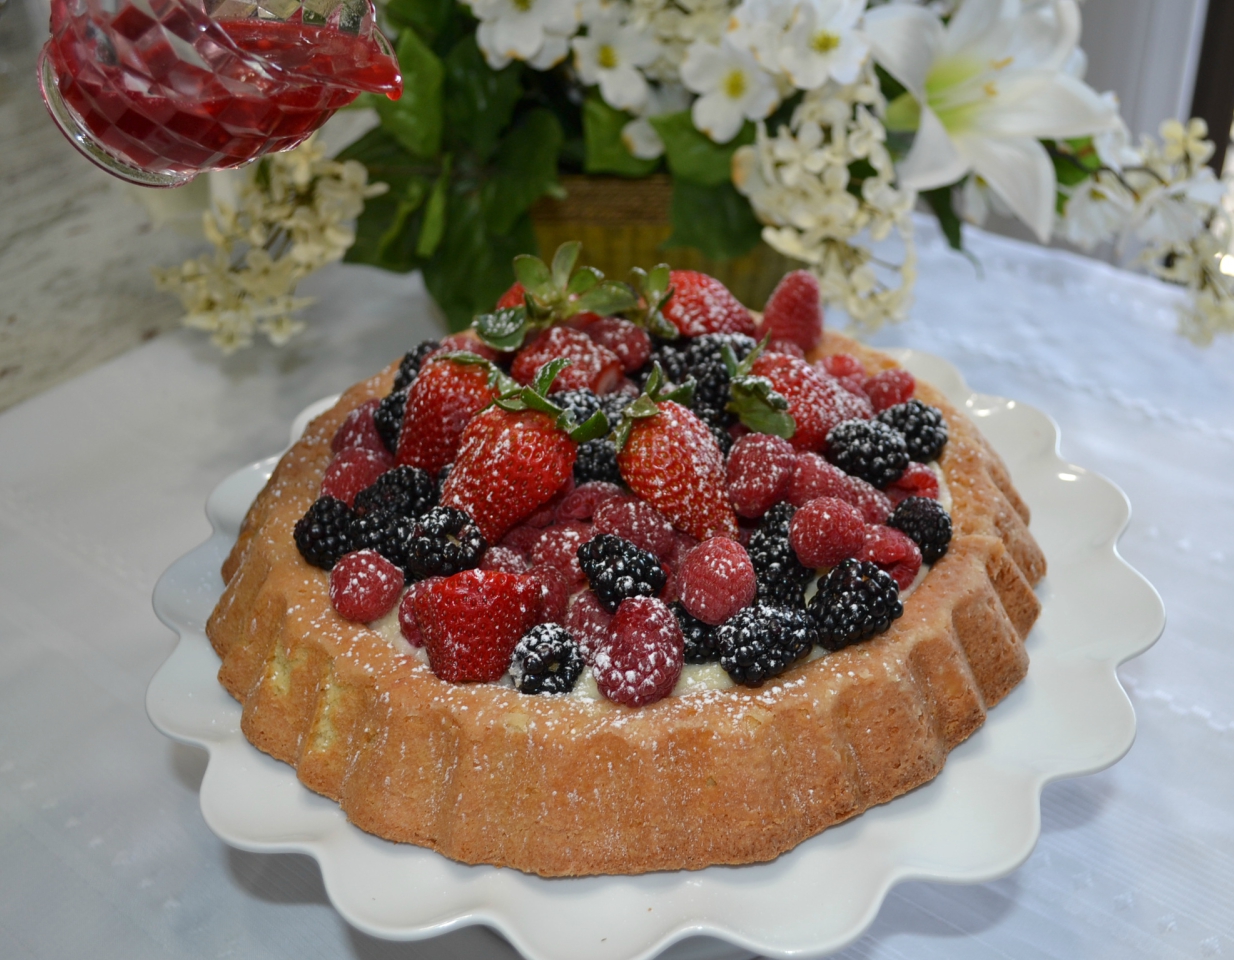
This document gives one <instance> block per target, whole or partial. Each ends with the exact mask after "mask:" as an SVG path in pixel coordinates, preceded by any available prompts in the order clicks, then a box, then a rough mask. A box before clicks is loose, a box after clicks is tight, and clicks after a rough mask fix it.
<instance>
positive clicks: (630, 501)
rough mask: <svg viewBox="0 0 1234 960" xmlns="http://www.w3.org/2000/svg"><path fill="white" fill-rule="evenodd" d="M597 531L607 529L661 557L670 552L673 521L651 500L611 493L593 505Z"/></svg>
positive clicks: (671, 549) (671, 550)
mask: <svg viewBox="0 0 1234 960" xmlns="http://www.w3.org/2000/svg"><path fill="white" fill-rule="evenodd" d="M594 520H595V525H596V532H597V533H611V534H614V535H615V536H618V537H621V538H622V539H623V540H628V541H630V543H632V544H634V545H635V546H636V547H639V548H641V549H643V550H648V551H650V552H651V553H654V554H655V555H656V556H657V557H659V558H661V559H666V558H668V557H671V556H672V555H673V548H674V546H675V544H676V542H677V537H676V534H675V533H674V532H673V525H672V524H671V523H669V522H668V521H667V520H666V519H664V517H663V516H661V515H660V513H659V512H658V511H657V510H656V508H655V507H653V506H652V505H651V504H649V503H647V502H646V501H643V500H636V499H634V498H633V497H620V498H618V497H611V498H610V499H608V500H605V501H604V502H603V503H602V504H600V505H599V506H598V507H596V510H595V514H594Z"/></svg>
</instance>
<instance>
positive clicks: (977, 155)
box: [958, 137, 1057, 243]
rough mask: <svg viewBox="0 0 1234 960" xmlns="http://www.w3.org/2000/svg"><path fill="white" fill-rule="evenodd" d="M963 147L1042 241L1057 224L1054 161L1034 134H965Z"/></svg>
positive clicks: (972, 162) (972, 161)
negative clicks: (994, 136)
mask: <svg viewBox="0 0 1234 960" xmlns="http://www.w3.org/2000/svg"><path fill="white" fill-rule="evenodd" d="M958 146H959V148H960V150H961V152H962V153H964V155H965V156H966V157H967V158H968V160H969V161H970V162H971V164H972V167H973V169H974V170H976V171H977V173H978V174H980V175H981V178H982V179H983V180H985V182H986V183H988V184H989V185H990V189H991V190H993V191H994V192H995V193H997V194H998V195H999V196H1000V197H1001V198H1002V199H1003V200H1004V201H1005V202H1006V204H1007V206H1009V207H1010V208H1011V210H1012V212H1013V213H1014V214H1015V215H1016V216H1017V217H1019V218H1020V219H1021V220H1022V221H1024V223H1025V224H1027V225H1028V226H1029V227H1030V228H1031V229H1032V231H1033V232H1034V233H1035V234H1036V235H1037V239H1039V240H1040V241H1041V242H1042V243H1046V242H1047V241H1048V240H1049V239H1050V231H1051V229H1052V227H1053V225H1054V202H1055V192H1056V190H1057V186H1056V182H1055V179H1054V164H1053V162H1051V160H1050V155H1049V154H1048V153H1047V152H1046V149H1045V147H1043V146H1042V145H1041V143H1040V142H1039V141H1037V140H1035V139H1034V138H1033V137H1006V138H999V139H994V138H985V137H962V138H960V142H959V144H958Z"/></svg>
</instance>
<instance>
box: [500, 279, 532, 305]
mask: <svg viewBox="0 0 1234 960" xmlns="http://www.w3.org/2000/svg"><path fill="white" fill-rule="evenodd" d="M526 293H527V291H526V290H524V289H523V285H522V284H521V283H519V282H518V281H517V280H515V281H514V283H513V285H512V286H511V287H510V289H509V290H507V291H506V292H505V293H503V294H502V295H501V299H500V300H498V301H497V306H496V307H495V308H494V309H496V310H505V309H506V308H508V307H521V306H522V305H523V297H524V295H525V294H526Z"/></svg>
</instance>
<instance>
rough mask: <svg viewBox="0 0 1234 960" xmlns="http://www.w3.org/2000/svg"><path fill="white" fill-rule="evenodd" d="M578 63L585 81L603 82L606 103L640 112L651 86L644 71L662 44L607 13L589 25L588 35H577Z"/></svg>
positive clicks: (575, 55)
mask: <svg viewBox="0 0 1234 960" xmlns="http://www.w3.org/2000/svg"><path fill="white" fill-rule="evenodd" d="M573 46H574V65H575V67H576V68H577V70H578V74H579V77H580V78H581V79H582V81H583V83H586V84H588V85H590V84H599V85H600V96H602V97H603V98H604V101H605V103H607V104H609V105H610V106H612V107H616V108H617V109H618V110H629V111H631V112H632V113H640V112H641V111H642V110H643V108H644V107H645V106H646V105H647V98H648V96H649V94H650V88H649V87H648V85H647V80H646V79H645V78H644V77H643V74H642V73H641V72H640V70H639V68H640V67H646V66H648V65H650V64H651V63H654V62H655V59H656V58H657V57H658V56H659V55H660V49H659V44H657V43H656V41H655V39H654V38H653V37H652V36H651V35H650V34H649V33H648V32H647V31H646V30H643V29H640V28H638V27H635V26H632V25H630V24H628V23H624V22H622V21H621V20H620V19H619V17H618V16H617V15H614V14H612V13H609V12H605V13H603V14H602V15H601V16H599V17H597V18H596V19H595V20H593V21H591V22H589V23H588V25H587V36H585V37H575V38H574V40H573Z"/></svg>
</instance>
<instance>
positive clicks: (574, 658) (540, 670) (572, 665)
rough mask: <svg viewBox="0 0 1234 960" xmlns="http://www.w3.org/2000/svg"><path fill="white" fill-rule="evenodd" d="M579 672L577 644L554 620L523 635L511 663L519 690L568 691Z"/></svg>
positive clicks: (528, 691) (579, 655)
mask: <svg viewBox="0 0 1234 960" xmlns="http://www.w3.org/2000/svg"><path fill="white" fill-rule="evenodd" d="M582 672H583V656H582V654H581V653H579V649H578V644H577V643H575V642H574V638H573V637H572V636H570V632H569V631H568V630H566V628H565V627H562V626H560V625H558V624H556V623H542V624H540V625H539V626H537V627H532V628H531V629H530V630H528V631H527V633H525V634H523V638H522V639H521V640H520V641H519V642H518V645H517V646H516V647H515V648H514V660H513V661H512V662H511V664H510V673H511V674H512V675H513V677H514V686H515V687H517V688H518V692H519V693H569V692H570V691H571V690H573V689H574V684H575V681H577V680H578V677H579V674H580V673H582Z"/></svg>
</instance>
